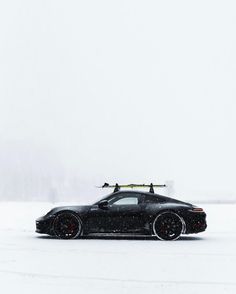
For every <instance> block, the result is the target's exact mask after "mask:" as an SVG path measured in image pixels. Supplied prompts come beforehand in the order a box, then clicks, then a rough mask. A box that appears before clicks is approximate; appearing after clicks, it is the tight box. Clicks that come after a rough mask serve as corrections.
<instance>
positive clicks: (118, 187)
mask: <svg viewBox="0 0 236 294" xmlns="http://www.w3.org/2000/svg"><path fill="white" fill-rule="evenodd" d="M146 187H148V188H149V192H150V193H154V187H155V188H165V187H166V185H156V184H153V183H151V184H149V185H146V184H128V185H119V184H117V183H116V184H115V185H109V184H108V183H104V185H103V186H100V187H98V188H114V191H113V193H115V192H118V191H120V188H132V189H133V188H146Z"/></svg>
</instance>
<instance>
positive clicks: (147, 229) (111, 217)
mask: <svg viewBox="0 0 236 294" xmlns="http://www.w3.org/2000/svg"><path fill="white" fill-rule="evenodd" d="M148 186H149V187H150V185H148ZM109 187H111V186H109ZM115 187H116V188H115V191H114V192H113V193H112V194H110V195H108V196H107V197H105V198H103V199H102V200H100V201H98V202H96V203H94V204H93V205H86V206H63V207H56V208H53V209H52V210H51V211H49V212H48V213H47V214H46V215H45V216H43V217H40V218H38V219H37V220H36V232H37V233H42V234H48V235H52V236H56V237H58V238H61V239H74V238H79V237H80V236H86V235H100V236H101V235H102V234H103V235H104V234H105V235H108V234H111V235H113V236H114V235H115V234H117V235H126V236H127V235H137V236H148V235H149V236H156V237H157V238H158V239H160V240H176V239H178V238H179V237H180V235H181V234H193V233H199V232H202V231H204V230H205V229H206V227H207V224H206V213H205V212H204V211H203V209H202V208H198V207H196V206H194V205H192V204H189V203H186V202H183V201H179V200H176V199H172V198H169V197H165V196H161V195H158V194H155V193H154V190H153V185H152V184H151V187H150V191H149V192H142V191H120V190H119V186H118V185H116V186H115Z"/></svg>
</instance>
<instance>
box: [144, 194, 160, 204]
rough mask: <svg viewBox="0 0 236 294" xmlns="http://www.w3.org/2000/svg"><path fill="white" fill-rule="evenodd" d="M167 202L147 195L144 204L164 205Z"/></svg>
mask: <svg viewBox="0 0 236 294" xmlns="http://www.w3.org/2000/svg"><path fill="white" fill-rule="evenodd" d="M163 202H165V200H164V199H163V198H161V197H158V196H154V195H145V197H144V203H163Z"/></svg>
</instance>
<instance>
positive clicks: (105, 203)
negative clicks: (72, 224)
mask: <svg viewBox="0 0 236 294" xmlns="http://www.w3.org/2000/svg"><path fill="white" fill-rule="evenodd" d="M98 207H99V208H101V209H107V208H108V201H107V200H102V201H100V202H99V203H98Z"/></svg>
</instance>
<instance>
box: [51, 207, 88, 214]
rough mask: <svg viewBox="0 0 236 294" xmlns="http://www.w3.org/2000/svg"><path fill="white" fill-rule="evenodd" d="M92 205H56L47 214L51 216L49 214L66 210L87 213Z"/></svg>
mask: <svg viewBox="0 0 236 294" xmlns="http://www.w3.org/2000/svg"><path fill="white" fill-rule="evenodd" d="M90 207H91V206H90V205H78V206H77V205H72V206H58V207H55V208H53V209H52V210H50V211H49V212H48V213H47V214H46V216H49V215H54V214H56V213H58V212H60V211H66V210H69V211H74V212H77V213H78V212H79V213H86V212H87V211H88V210H89V209H90Z"/></svg>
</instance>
